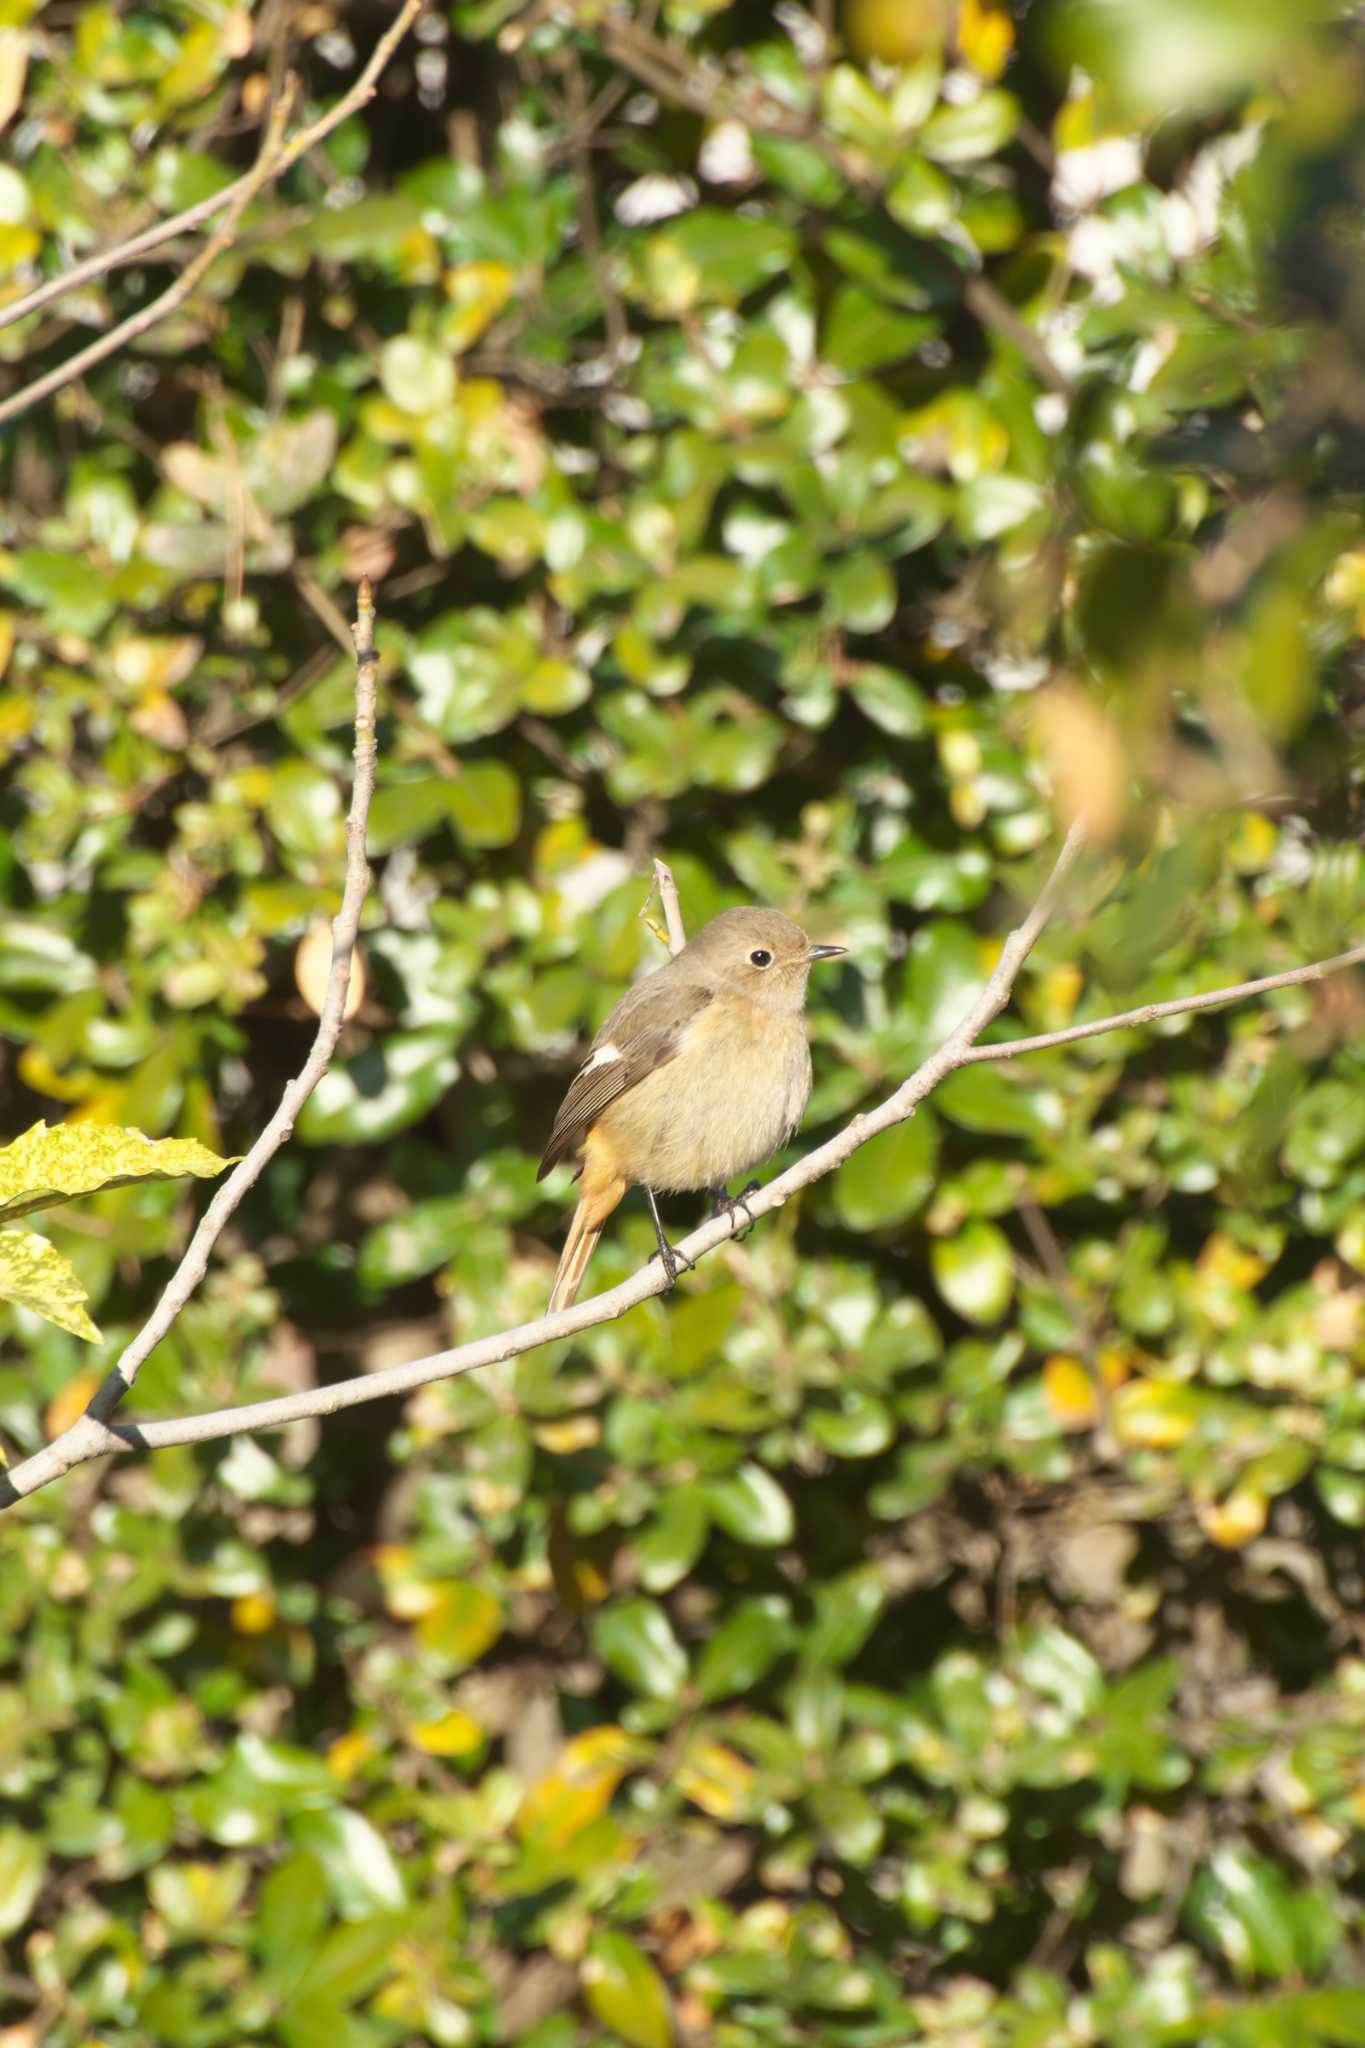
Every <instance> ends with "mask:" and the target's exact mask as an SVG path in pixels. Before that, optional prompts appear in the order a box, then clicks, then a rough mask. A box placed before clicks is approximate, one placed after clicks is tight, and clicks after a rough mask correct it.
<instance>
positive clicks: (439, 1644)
mask: <svg viewBox="0 0 1365 2048" xmlns="http://www.w3.org/2000/svg"><path fill="white" fill-rule="evenodd" d="M417 1633H418V1635H419V1637H420V1638H421V1640H422V1642H423V1643H424V1644H425V1646H426V1647H427V1649H429V1650H435V1651H437V1652H438V1653H439V1654H440V1655H442V1656H445V1657H449V1658H450V1659H451V1660H452V1662H453V1663H455V1664H459V1665H464V1664H473V1663H476V1662H477V1660H478V1659H479V1658H480V1657H482V1655H483V1653H484V1651H485V1650H486V1649H488V1648H489V1647H490V1645H491V1644H493V1643H495V1642H496V1641H497V1640H498V1637H499V1636H500V1635H501V1634H502V1608H501V1606H500V1605H499V1603H498V1601H497V1600H495V1599H494V1597H493V1595H492V1594H491V1593H488V1592H485V1591H484V1589H483V1587H482V1586H472V1585H470V1584H468V1582H467V1581H463V1580H459V1579H453V1580H451V1581H449V1582H448V1583H447V1584H444V1585H442V1586H440V1587H439V1589H438V1592H437V1598H436V1601H435V1604H434V1605H433V1606H432V1607H430V1608H429V1609H428V1610H427V1612H426V1613H425V1614H424V1615H422V1616H421V1617H420V1619H419V1620H418V1623H417Z"/></svg>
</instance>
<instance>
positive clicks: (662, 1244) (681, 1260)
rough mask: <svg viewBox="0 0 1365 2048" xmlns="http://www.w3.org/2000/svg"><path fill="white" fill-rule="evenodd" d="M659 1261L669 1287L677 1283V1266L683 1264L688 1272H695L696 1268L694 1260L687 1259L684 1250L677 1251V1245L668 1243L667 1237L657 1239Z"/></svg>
mask: <svg viewBox="0 0 1365 2048" xmlns="http://www.w3.org/2000/svg"><path fill="white" fill-rule="evenodd" d="M659 1263H660V1264H661V1265H662V1267H663V1269H664V1271H665V1273H666V1274H667V1275H668V1284H669V1286H670V1287H676V1286H677V1284H678V1268H679V1266H685V1267H686V1268H687V1270H688V1272H689V1273H695V1272H696V1270H697V1262H696V1260H695V1259H689V1258H688V1256H687V1253H686V1252H684V1251H679V1249H678V1247H677V1245H675V1244H670V1243H669V1242H668V1240H667V1238H661V1239H660V1240H659Z"/></svg>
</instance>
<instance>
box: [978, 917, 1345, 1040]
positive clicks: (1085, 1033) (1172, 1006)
mask: <svg viewBox="0 0 1365 2048" xmlns="http://www.w3.org/2000/svg"><path fill="white" fill-rule="evenodd" d="M1362 966H1365V946H1352V948H1351V950H1350V951H1349V952H1348V953H1334V954H1333V955H1332V957H1331V959H1330V960H1315V961H1313V962H1312V963H1311V964H1310V965H1309V966H1307V967H1289V968H1286V969H1285V971H1284V973H1283V974H1263V975H1261V977H1260V979H1259V980H1257V981H1237V982H1233V983H1232V984H1231V986H1230V987H1228V988H1211V989H1206V990H1205V991H1204V992H1203V994H1202V995H1196V996H1172V997H1171V999H1170V1001H1169V1002H1165V1003H1139V1005H1138V1007H1137V1009H1136V1010H1118V1011H1116V1012H1115V1014H1114V1015H1113V1016H1112V1017H1092V1018H1091V1020H1090V1022H1089V1023H1088V1024H1068V1025H1066V1026H1065V1027H1064V1029H1062V1030H1060V1031H1040V1032H1038V1033H1037V1034H1036V1036H1034V1037H1033V1038H1004V1039H1001V1040H1000V1042H999V1043H998V1044H996V1045H974V1046H972V1047H970V1048H969V1050H968V1051H967V1052H965V1053H964V1054H963V1056H962V1058H961V1060H960V1061H959V1062H958V1064H959V1066H963V1067H968V1066H974V1065H977V1064H978V1063H979V1062H981V1061H982V1060H1012V1059H1015V1058H1017V1057H1018V1055H1019V1054H1020V1053H1024V1052H1049V1051H1051V1049H1052V1047H1053V1046H1054V1045H1075V1043H1076V1042H1077V1040H1078V1039H1081V1038H1098V1037H1100V1035H1101V1034H1102V1033H1103V1032H1106V1031H1127V1030H1130V1029H1131V1028H1132V1027H1133V1026H1134V1025H1137V1024H1159V1023H1160V1022H1161V1020H1162V1018H1163V1017H1186V1016H1190V1015H1193V1014H1194V1012H1196V1011H1198V1010H1221V1009H1222V1008H1223V1006H1224V1004H1226V1003H1240V1002H1244V1001H1245V1000H1246V999H1247V998H1248V997H1249V996H1268V995H1272V994H1273V993H1274V991H1275V990H1276V989H1277V988H1301V987H1302V986H1303V984H1304V983H1305V982H1309V981H1324V980H1325V979H1326V977H1327V976H1328V975H1329V974H1340V973H1341V971H1342V969H1343V968H1344V967H1362Z"/></svg>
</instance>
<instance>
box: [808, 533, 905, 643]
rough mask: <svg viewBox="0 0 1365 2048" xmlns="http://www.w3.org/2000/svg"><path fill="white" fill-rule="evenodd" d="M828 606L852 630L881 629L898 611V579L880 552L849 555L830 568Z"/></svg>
mask: <svg viewBox="0 0 1365 2048" xmlns="http://www.w3.org/2000/svg"><path fill="white" fill-rule="evenodd" d="M825 588H826V596H825V609H826V611H827V612H828V613H829V616H830V617H831V618H832V619H834V620H836V621H837V623H838V624H839V625H841V626H846V627H847V628H848V630H849V632H850V633H880V631H881V630H882V627H883V626H887V625H889V624H890V623H891V620H892V619H893V618H894V616H895V612H896V579H895V577H894V576H893V575H892V574H891V571H890V570H889V569H888V568H887V566H886V564H885V562H883V561H882V560H881V558H880V556H878V555H872V554H867V553H863V554H856V555H845V556H844V557H843V559H842V560H841V561H838V562H835V563H834V564H833V565H832V567H831V568H830V572H829V576H828V578H827V580H826V586H825Z"/></svg>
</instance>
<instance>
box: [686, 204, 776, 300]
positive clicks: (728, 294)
mask: <svg viewBox="0 0 1365 2048" xmlns="http://www.w3.org/2000/svg"><path fill="white" fill-rule="evenodd" d="M663 238H664V239H666V240H667V242H668V243H669V244H670V245H671V246H672V247H673V248H675V249H677V250H678V251H679V252H680V253H681V255H682V257H683V259H684V261H686V262H688V263H690V264H693V265H695V267H696V270H697V272H698V273H699V276H700V291H701V296H702V298H703V299H720V300H724V301H729V302H733V301H735V300H738V299H742V298H744V297H745V296H746V295H747V294H748V293H749V292H751V291H754V290H755V289H756V288H757V287H758V286H759V285H761V284H765V283H766V282H767V280H768V279H769V278H772V277H780V276H781V275H782V274H783V273H784V272H785V271H787V270H789V269H790V268H791V265H792V261H793V259H794V257H795V255H796V246H797V244H796V236H795V235H794V233H793V232H792V230H791V229H790V228H788V227H785V226H783V224H782V223H781V222H780V221H775V220H750V219H749V218H747V217H746V216H745V215H744V214H740V213H730V212H727V211H726V210H725V209H724V208H722V207H718V206H698V207H696V208H694V210H693V211H692V212H691V213H688V214H684V215H683V217H682V218H681V220H676V221H670V222H669V224H668V226H667V228H666V229H664V230H663ZM656 239H657V238H656Z"/></svg>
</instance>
